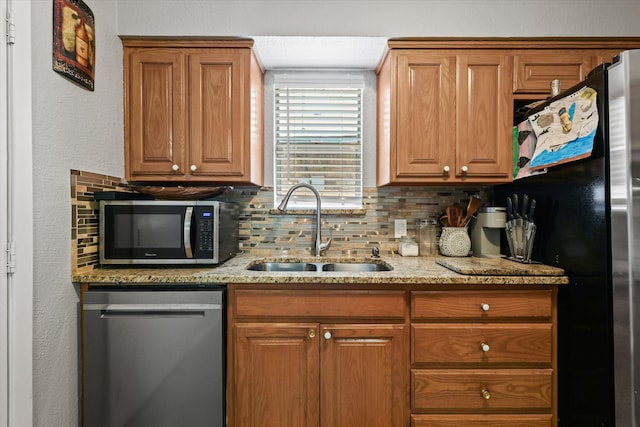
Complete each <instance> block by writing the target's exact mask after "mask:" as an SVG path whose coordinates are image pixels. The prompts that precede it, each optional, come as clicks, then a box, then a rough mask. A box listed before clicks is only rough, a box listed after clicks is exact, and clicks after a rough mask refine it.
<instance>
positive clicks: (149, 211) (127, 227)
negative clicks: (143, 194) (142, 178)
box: [99, 200, 239, 265]
mask: <svg viewBox="0 0 640 427" xmlns="http://www.w3.org/2000/svg"><path fill="white" fill-rule="evenodd" d="M99 230H100V234H99V239H100V240H99V251H100V264H103V265H135V264H146V265H150V264H158V265H188V264H219V263H222V262H223V261H225V260H227V259H229V258H231V257H233V256H234V255H235V254H236V253H237V252H238V250H239V246H238V243H239V242H238V207H237V205H235V204H233V203H228V202H220V201H211V200H197V201H196V200H194V201H163V200H101V201H100V216H99Z"/></svg>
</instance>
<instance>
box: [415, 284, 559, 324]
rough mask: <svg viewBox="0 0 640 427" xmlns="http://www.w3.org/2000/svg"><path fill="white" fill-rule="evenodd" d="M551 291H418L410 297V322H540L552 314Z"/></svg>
mask: <svg viewBox="0 0 640 427" xmlns="http://www.w3.org/2000/svg"><path fill="white" fill-rule="evenodd" d="M552 295H553V294H552V290H551V289H543V290H535V291H478V292H467V291H456V292H453V291H424V292H422V291H420V292H413V293H412V295H411V318H412V319H415V320H418V319H443V318H450V319H453V318H457V319H464V320H466V319H469V320H471V319H478V320H490V319H500V318H529V319H531V318H540V319H549V318H551V315H552V313H553V310H552V308H553V299H552Z"/></svg>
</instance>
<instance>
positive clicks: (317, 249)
mask: <svg viewBox="0 0 640 427" xmlns="http://www.w3.org/2000/svg"><path fill="white" fill-rule="evenodd" d="M298 188H306V189H309V190H311V192H312V193H313V195H314V196H315V197H316V237H315V244H314V255H315V256H317V257H319V256H322V252H324V251H326V250H327V249H329V246H330V245H331V238H329V240H327V241H326V242H324V243H323V242H322V236H321V229H322V221H321V210H322V208H321V204H322V202H321V200H320V193H318V190H316V189H315V187H313V186H312V185H309V184H306V183H304V182H301V183H299V184H295V185H293V186H292V187H291V188H289V191H287V194H286V195H285V196H284V198H283V199H282V201H281V202H280V204H279V205H278V210H279V211H281V212H284V211H285V210H286V209H287V204H288V203H289V199H290V198H291V194H292V193H293V192H294V191H296V190H297V189H298Z"/></svg>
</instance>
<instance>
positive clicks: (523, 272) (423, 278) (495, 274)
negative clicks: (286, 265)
mask: <svg viewBox="0 0 640 427" xmlns="http://www.w3.org/2000/svg"><path fill="white" fill-rule="evenodd" d="M259 261H269V262H283V261H287V262H318V259H317V258H297V257H288V258H282V257H279V258H278V257H271V258H266V257H255V256H250V255H246V254H240V255H237V256H236V257H234V258H232V259H230V260H228V261H226V262H225V263H223V264H222V265H219V266H206V267H179V268H175V267H159V268H140V267H135V268H133V267H130V268H112V267H105V268H96V269H94V270H90V271H86V272H80V273H77V274H74V275H73V276H72V281H73V282H74V283H89V284H104V285H108V284H116V285H118V284H150V285H153V284H226V283H264V284H269V283H315V284H323V283H324V284H340V283H344V284H357V283H362V284H424V285H446V284H460V285H464V284H493V285H496V284H497V285H499V284H516V285H519V284H523V285H526V284H532V285H536V284H538V285H561V284H567V283H568V278H567V277H566V276H564V275H563V274H564V271H563V270H562V269H559V268H555V267H550V266H546V265H543V264H520V263H517V262H515V261H511V260H508V259H503V258H500V259H488V258H475V257H464V258H453V257H402V256H398V255H390V256H382V257H380V258H379V259H377V260H375V262H384V263H387V264H389V265H391V266H392V267H393V269H392V270H391V271H378V272H367V273H352V272H326V271H325V272H315V271H309V272H270V271H252V270H247V268H246V267H247V266H248V265H250V264H252V263H255V262H259ZM340 261H343V262H344V261H351V262H370V261H372V259H371V258H365V257H359V258H335V257H333V258H332V257H322V259H321V262H340ZM441 264H445V265H447V266H446V267H445V266H444V265H441ZM456 271H462V272H464V273H468V274H461V273H458V272H456Z"/></svg>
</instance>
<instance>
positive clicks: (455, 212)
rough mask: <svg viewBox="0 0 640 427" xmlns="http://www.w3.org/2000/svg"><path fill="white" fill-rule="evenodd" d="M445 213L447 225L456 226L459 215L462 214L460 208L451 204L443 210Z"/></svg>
mask: <svg viewBox="0 0 640 427" xmlns="http://www.w3.org/2000/svg"><path fill="white" fill-rule="evenodd" d="M445 213H446V214H447V222H448V223H449V225H448V227H457V226H458V222H459V221H460V217H461V216H462V208H461V207H460V206H458V205H452V206H449V207H447V209H446V210H445Z"/></svg>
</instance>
